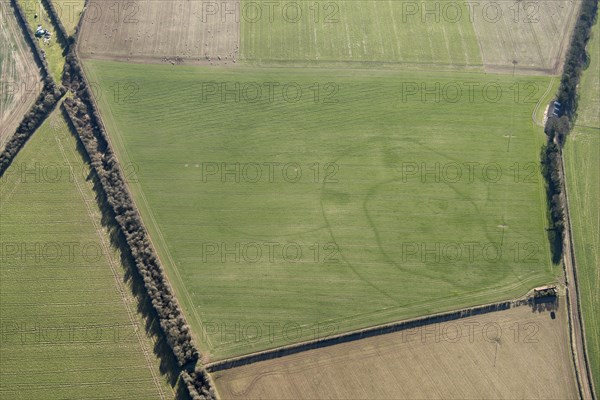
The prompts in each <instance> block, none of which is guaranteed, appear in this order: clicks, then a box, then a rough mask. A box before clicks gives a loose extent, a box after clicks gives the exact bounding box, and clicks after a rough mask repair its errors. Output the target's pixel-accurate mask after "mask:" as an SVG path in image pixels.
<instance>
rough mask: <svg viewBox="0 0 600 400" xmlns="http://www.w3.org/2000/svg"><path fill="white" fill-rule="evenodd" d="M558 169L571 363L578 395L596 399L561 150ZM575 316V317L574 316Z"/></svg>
mask: <svg viewBox="0 0 600 400" xmlns="http://www.w3.org/2000/svg"><path fill="white" fill-rule="evenodd" d="M560 170H561V174H562V179H563V183H564V185H563V191H564V201H565V222H566V225H567V229H566V230H565V236H567V240H566V241H565V243H564V246H565V251H564V254H563V260H564V262H563V265H564V270H565V271H564V272H565V277H566V279H567V285H566V289H567V308H568V310H569V312H568V313H567V314H568V316H569V328H570V329H569V336H570V337H571V353H572V355H573V364H574V366H575V370H576V371H577V373H576V374H575V375H576V376H577V385H578V386H579V393H580V396H581V397H582V398H587V397H585V396H583V393H584V392H585V390H584V387H587V388H588V389H589V390H590V393H586V395H588V396H589V398H591V399H596V388H595V387H594V379H593V378H592V371H591V367H590V361H589V359H588V352H587V340H586V338H587V336H586V333H585V325H584V324H583V322H582V321H583V316H582V314H581V302H580V301H579V299H580V295H579V283H578V279H579V278H578V277H577V258H576V256H575V244H574V243H573V229H572V227H571V213H570V211H569V194H568V191H567V174H566V173H565V161H564V157H563V152H562V151H561V152H560ZM570 278H572V279H570ZM571 285H572V286H573V287H572V288H570V286H571ZM571 290H572V291H573V292H574V295H573V303H575V305H573V304H572V302H571V301H570V297H571V296H570V294H571ZM571 314H573V315H571ZM575 316H576V317H577V318H575ZM577 331H579V333H580V335H577V333H578V332H577ZM578 347H581V352H582V353H583V366H581V365H579V364H580V362H578V359H579V358H581V355H579V357H578V352H577V348H578ZM581 369H585V371H581ZM584 378H585V379H584ZM586 381H587V382H586Z"/></svg>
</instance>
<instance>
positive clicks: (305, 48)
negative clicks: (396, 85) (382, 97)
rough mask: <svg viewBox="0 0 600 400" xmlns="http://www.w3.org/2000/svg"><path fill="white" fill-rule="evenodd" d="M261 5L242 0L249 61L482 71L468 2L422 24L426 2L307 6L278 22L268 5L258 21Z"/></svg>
mask: <svg viewBox="0 0 600 400" xmlns="http://www.w3.org/2000/svg"><path fill="white" fill-rule="evenodd" d="M255 4H256V3H255V2H252V1H250V0H243V1H242V3H241V8H240V10H241V17H240V20H241V28H240V29H241V44H240V47H241V56H242V59H243V60H245V61H247V62H249V63H284V64H289V63H295V64H297V63H298V62H309V61H310V62H315V61H317V62H319V64H320V65H324V64H327V63H332V64H335V63H337V64H338V65H339V63H340V62H343V63H351V62H369V63H371V64H379V65H381V64H390V63H391V64H403V67H404V68H407V67H409V66H411V65H412V67H413V68H419V69H422V68H428V67H431V66H433V65H438V66H439V65H441V66H444V67H446V68H448V67H467V66H468V67H475V68H480V67H481V66H482V60H481V56H480V51H479V47H478V44H477V38H476V35H475V31H474V28H473V24H472V23H471V22H470V20H469V18H468V17H467V16H468V15H469V12H468V10H467V7H466V5H465V4H463V3H457V2H450V1H442V2H436V4H431V5H430V6H428V7H430V8H431V7H433V8H434V9H435V7H438V8H439V10H438V18H439V20H438V21H437V22H436V21H435V18H436V16H435V15H430V16H429V17H427V18H428V19H427V20H426V21H424V20H423V18H424V17H423V15H422V10H421V7H422V6H423V7H425V5H424V4H423V3H410V4H409V2H404V1H371V0H353V1H330V2H326V1H323V2H320V1H319V2H309V1H300V2H296V3H284V4H280V5H279V6H276V7H274V8H273V10H272V14H271V16H269V12H268V8H267V6H262V7H261V10H262V14H260V16H259V14H257V12H258V8H257V7H256V6H255ZM448 6H450V7H448ZM457 6H460V10H458V9H457V8H456V7H457ZM458 13H460V14H458ZM434 14H435V13H434ZM458 15H460V16H461V17H457V16H458ZM440 16H444V17H443V18H442V17H440ZM449 21H454V22H449Z"/></svg>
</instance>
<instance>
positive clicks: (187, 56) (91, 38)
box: [78, 0, 239, 65]
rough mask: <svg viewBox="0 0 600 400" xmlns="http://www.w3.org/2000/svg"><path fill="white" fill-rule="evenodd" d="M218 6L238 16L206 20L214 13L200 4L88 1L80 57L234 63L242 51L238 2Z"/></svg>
mask: <svg viewBox="0 0 600 400" xmlns="http://www.w3.org/2000/svg"><path fill="white" fill-rule="evenodd" d="M218 4H219V5H220V7H222V8H223V9H224V10H225V7H227V10H234V11H235V10H237V11H238V12H237V13H235V12H234V13H233V14H231V13H227V14H225V13H224V14H223V15H220V14H219V17H215V16H211V17H210V18H208V17H207V14H208V13H209V12H213V11H214V10H207V9H206V7H207V2H202V1H171V0H144V1H139V2H129V1H126V0H120V1H117V2H107V1H103V0H90V2H89V3H88V4H87V5H86V11H85V14H84V17H83V18H84V22H83V24H82V28H81V34H80V39H79V44H78V46H79V53H80V55H81V56H82V57H88V58H100V59H119V60H125V61H141V62H170V63H172V64H176V63H177V64H179V63H191V64H198V63H199V64H206V63H213V64H216V65H225V64H234V63H235V62H237V58H238V53H239V0H226V1H223V2H219V3H218ZM215 12H220V9H219V10H218V11H215ZM234 60H235V62H234Z"/></svg>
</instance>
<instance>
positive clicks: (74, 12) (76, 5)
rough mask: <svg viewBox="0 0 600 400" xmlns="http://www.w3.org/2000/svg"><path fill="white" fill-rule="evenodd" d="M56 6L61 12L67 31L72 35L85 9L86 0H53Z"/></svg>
mask: <svg viewBox="0 0 600 400" xmlns="http://www.w3.org/2000/svg"><path fill="white" fill-rule="evenodd" d="M52 3H53V4H54V7H55V8H56V10H57V11H58V13H59V18H60V20H61V22H62V23H63V25H64V26H65V29H66V30H67V33H68V34H69V35H72V34H73V33H75V27H76V26H77V23H78V22H79V17H80V16H81V11H82V10H83V6H84V3H85V1H84V0H52Z"/></svg>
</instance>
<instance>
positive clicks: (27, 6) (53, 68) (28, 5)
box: [18, 0, 65, 83]
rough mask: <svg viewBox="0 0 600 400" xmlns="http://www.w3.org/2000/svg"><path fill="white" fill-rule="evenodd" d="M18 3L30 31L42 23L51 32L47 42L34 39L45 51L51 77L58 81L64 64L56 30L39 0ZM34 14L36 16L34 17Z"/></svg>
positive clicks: (19, 0) (21, 0)
mask: <svg viewBox="0 0 600 400" xmlns="http://www.w3.org/2000/svg"><path fill="white" fill-rule="evenodd" d="M18 3H19V4H20V5H21V7H22V8H23V11H25V15H26V18H27V22H29V26H31V29H33V32H32V33H35V31H36V29H37V26H38V25H42V28H43V29H46V30H48V31H50V32H51V33H52V37H51V39H50V41H49V42H48V43H44V41H43V39H37V38H36V40H37V41H38V43H39V44H40V47H41V48H42V50H44V51H45V52H46V60H47V61H48V65H49V67H50V73H51V74H52V77H53V78H54V80H55V81H56V82H57V83H60V82H61V80H62V73H63V69H64V65H65V57H64V55H63V52H64V49H63V48H62V46H61V45H60V43H59V42H58V41H57V40H56V31H55V30H54V26H53V25H52V22H51V19H50V16H49V15H48V13H47V12H46V9H45V8H44V7H43V6H42V3H41V2H40V0H18ZM36 14H37V18H35V15H36Z"/></svg>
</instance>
